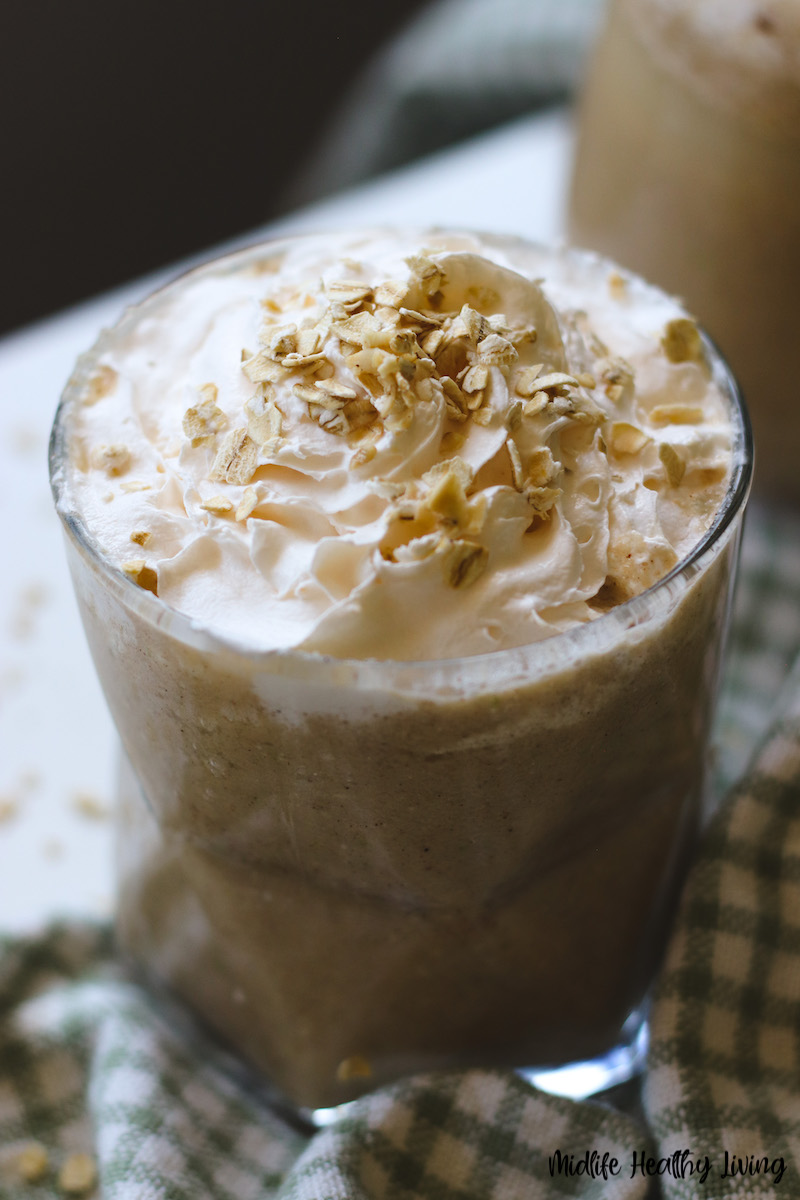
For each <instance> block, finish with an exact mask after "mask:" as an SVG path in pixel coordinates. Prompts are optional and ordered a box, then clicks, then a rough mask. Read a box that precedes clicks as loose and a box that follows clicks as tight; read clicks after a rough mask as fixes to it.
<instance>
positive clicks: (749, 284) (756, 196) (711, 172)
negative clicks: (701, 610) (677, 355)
mask: <svg viewBox="0 0 800 1200" xmlns="http://www.w3.org/2000/svg"><path fill="white" fill-rule="evenodd" d="M799 190H800V5H798V4H797V2H796V0H741V2H740V3H735V4H734V3H731V2H730V0H612V3H611V4H610V6H609V11H608V20H607V25H606V28H605V30H604V32H603V33H602V35H601V37H600V40H599V42H598V45H597V50H596V53H595V56H594V61H593V63H592V65H591V69H590V71H589V74H588V78H587V82H586V87H585V89H584V96H583V102H582V105H581V113H580V121H579V127H578V145H577V151H576V157H575V170H574V176H573V181H572V195H571V203H570V221H569V225H570V236H571V238H572V239H573V240H574V241H575V242H576V243H579V244H581V245H585V246H591V247H593V248H594V249H596V250H599V251H601V252H602V253H604V254H610V255H612V256H613V257H614V258H616V259H618V260H619V261H620V262H623V263H624V264H625V265H626V266H628V267H631V268H632V269H633V270H635V271H640V272H642V273H643V274H644V275H646V276H647V278H648V279H652V280H653V281H654V282H655V283H658V284H660V285H661V286H662V287H664V288H667V289H669V290H670V291H674V292H676V293H677V294H678V295H680V296H681V297H683V299H684V301H685V303H686V304H687V305H688V306H689V307H690V308H691V310H692V312H694V313H696V315H697V317H698V318H699V319H700V320H701V321H702V322H703V324H704V325H705V326H706V327H707V328H708V330H709V332H710V334H711V336H712V337H713V338H714V339H715V340H716V341H717V342H718V343H719V345H720V348H721V350H722V353H723V354H724V355H725V356H726V358H727V359H728V360H729V361H730V363H731V366H732V367H733V370H734V372H735V373H736V376H737V378H738V380H739V382H740V383H741V385H742V388H743V390H744V394H745V397H746V398H747V402H748V404H749V405H750V408H751V411H752V415H753V425H754V429H755V435H756V444H757V446H758V466H757V472H756V474H757V479H756V487H757V490H758V491H760V492H761V493H763V494H764V495H769V496H770V497H771V498H772V499H778V500H782V501H790V502H792V503H794V504H795V505H796V504H800V471H798V465H797V464H798V453H800V415H799V414H800V410H798V406H797V399H796V394H797V382H796V381H797V378H798V375H799V374H800V342H798V338H797V333H796V324H797V322H796V317H795V313H796V308H797V289H798V279H800V205H798V204H797V199H796V198H797V195H798V191H799Z"/></svg>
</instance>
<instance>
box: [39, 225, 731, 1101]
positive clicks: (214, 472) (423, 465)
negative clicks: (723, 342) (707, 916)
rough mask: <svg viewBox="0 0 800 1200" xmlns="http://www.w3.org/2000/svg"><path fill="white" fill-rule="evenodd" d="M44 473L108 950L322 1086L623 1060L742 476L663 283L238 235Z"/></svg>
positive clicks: (727, 404) (101, 388) (715, 641)
mask: <svg viewBox="0 0 800 1200" xmlns="http://www.w3.org/2000/svg"><path fill="white" fill-rule="evenodd" d="M52 472H53V486H54V492H55V495H56V499H57V504H58V508H59V512H60V514H61V516H62V519H63V521H64V524H65V526H66V530H67V544H68V550H69V556H70V562H71V567H72V570H73V575H74V580H75V586H76V591H77V594H78V598H79V602H80V605H81V610H82V613H83V618H84V623H85V626H86V631H87V635H88V639H89V643H90V646H91V649H92V653H93V656H94V659H95V662H96V665H97V670H98V672H99V675H100V678H101V681H102V683H103V687H104V689H105V692H106V696H107V698H108V702H109V705H110V707H111V710H112V713H113V715H114V718H115V721H116V724H117V727H118V729H119V733H120V737H121V739H122V743H123V746H124V751H125V760H126V766H125V771H124V778H123V786H122V789H121V791H122V796H121V803H120V814H119V857H120V896H119V910H118V922H117V927H118V933H119V939H120V943H121V946H122V948H123V950H124V952H125V953H126V955H127V956H129V957H130V958H131V959H132V960H133V961H134V962H135V963H136V964H137V965H138V966H139V968H140V969H142V970H143V971H144V972H145V973H146V974H147V975H148V976H149V977H150V978H151V979H152V980H153V982H154V983H155V984H157V985H160V986H166V987H167V988H169V989H170V991H171V992H172V993H174V994H176V995H177V996H179V997H182V998H183V999H184V1000H185V1001H186V1002H187V1003H188V1005H189V1006H190V1007H191V1008H192V1010H193V1011H194V1012H195V1013H196V1014H198V1015H199V1016H200V1017H201V1018H202V1020H203V1021H204V1023H205V1024H206V1026H207V1027H209V1028H210V1029H212V1030H213V1031H215V1032H216V1034H217V1035H219V1036H220V1037H221V1038H222V1039H223V1040H224V1041H225V1043H226V1044H227V1045H228V1046H230V1047H232V1048H233V1049H234V1050H236V1051H237V1052H238V1053H239V1054H240V1056H241V1057H242V1058H243V1059H244V1060H245V1061H246V1062H248V1063H249V1064H251V1065H253V1066H255V1067H256V1068H257V1069H259V1070H260V1071H261V1072H263V1073H264V1074H266V1076H268V1078H269V1079H270V1080H271V1081H272V1082H273V1083H274V1084H275V1085H276V1086H277V1088H278V1089H279V1090H280V1091H281V1092H282V1093H283V1094H284V1095H285V1096H286V1097H288V1098H289V1099H290V1100H291V1101H292V1102H293V1103H294V1104H296V1105H298V1106H301V1107H307V1108H317V1107H319V1106H323V1105H333V1104H337V1103H339V1102H340V1101H343V1100H347V1099H350V1098H352V1097H353V1096H355V1095H358V1094H359V1093H360V1092H363V1091H365V1090H368V1089H370V1088H373V1087H375V1086H378V1085H380V1084H381V1083H383V1082H386V1081H388V1080H391V1079H394V1078H397V1077H398V1076H400V1075H403V1074H408V1073H410V1072H412V1071H418V1070H423V1069H428V1068H435V1067H452V1066H456V1065H469V1064H492V1065H508V1066H520V1065H527V1064H531V1065H533V1064H536V1065H544V1064H556V1063H563V1062H567V1061H572V1060H576V1059H582V1058H589V1057H592V1056H596V1055H600V1054H602V1053H603V1052H605V1051H607V1050H608V1049H609V1048H610V1047H612V1046H613V1045H614V1044H615V1043H616V1041H617V1040H618V1037H619V1033H620V1029H621V1027H622V1025H623V1023H624V1022H625V1020H626V1018H627V1016H628V1014H629V1013H630V1012H631V1011H632V1010H633V1009H635V1008H636V1006H637V1005H638V1004H639V1003H640V1001H641V1000H642V997H643V995H644V993H645V991H646V989H647V987H648V984H649V982H650V979H651V977H652V973H653V970H654V967H655V965H656V963H657V960H658V956H659V952H660V949H661V946H662V941H663V936H664V933H665V929H666V925H667V922H668V920H669V916H670V913H671V908H672V905H673V902H674V898H675V893H676V889H677V888H678V886H679V884H680V881H681V878H682V875H683V871H684V868H685V864H686V859H687V854H688V852H689V849H690V847H691V843H692V837H693V833H694V830H695V827H696V823H697V818H698V812H699V808H700V804H701V801H702V796H703V789H704V780H705V768H706V759H707V754H708V744H709V726H710V721H711V718H712V714H713V707H714V699H715V693H716V689H717V683H718V676H719V669H720V657H721V653H722V645H723V641H724V636H725V629H726V623H727V614H728V608H729V601H730V590H731V583H732V577H733V571H734V565H735V558H736V551H737V543H738V533H739V529H740V526H741V516H742V510H743V505H744V502H745V498H746V493H747V487H748V482H749V472H750V455H749V441H748V431H747V422H746V417H745V415H744V414H743V411H742V408H741V405H740V402H739V400H738V398H737V395H736V390H735V387H734V385H733V384H732V381H731V379H730V377H729V375H728V374H727V372H726V369H725V367H724V365H723V364H722V363H721V361H720V360H719V358H718V356H716V355H715V353H714V351H713V350H712V349H711V348H710V346H709V344H708V343H707V342H706V341H705V339H704V337H703V335H702V334H701V333H700V332H699V331H698V329H697V327H696V325H695V324H694V323H693V321H691V320H690V319H689V318H688V317H687V316H686V314H685V313H684V312H683V311H682V310H681V309H680V308H679V307H678V305H677V304H676V302H675V301H673V300H671V299H670V298H668V297H667V296H665V295H664V294H663V293H661V292H659V291H657V290H656V289H654V288H651V287H649V286H648V285H646V284H644V283H643V282H642V281H641V280H639V279H636V278H635V277H632V276H628V275H625V274H621V273H620V272H618V271H617V270H615V269H614V268H612V267H611V266H610V265H609V264H608V263H607V262H605V261H603V260H600V259H597V258H594V257H593V256H590V255H586V254H577V253H574V252H569V251H566V250H558V251H555V250H547V249H543V248H541V247H536V246H533V245H530V244H528V243H525V242H522V241H518V240H515V239H511V238H500V237H492V236H489V235H475V234H468V233H447V232H437V231H426V232H422V233H420V232H413V231H412V232H402V231H400V232H375V233H370V234H365V235H355V234H335V235H329V236H325V237H322V236H320V237H308V238H294V239H286V240H285V241H282V242H275V243H272V244H268V245H263V246H260V247H255V248H253V249H252V250H249V251H246V252H243V253H240V254H237V255H233V256H230V257H228V258H226V259H222V260H219V261H218V262H216V263H212V264H209V265H208V266H206V267H203V268H201V269H199V270H197V271H194V272H192V273H190V274H189V275H187V276H185V277H183V278H182V279H180V280H178V281H177V282H176V283H174V284H172V285H171V286H169V287H168V288H166V289H164V290H163V291H161V292H159V293H157V294H155V295H154V296H153V297H151V298H150V299H149V300H147V301H145V302H144V303H143V304H142V305H140V306H138V307H137V308H134V309H132V310H130V311H129V312H128V313H127V314H126V315H125V316H124V317H123V319H122V320H121V321H120V323H119V324H118V325H117V326H116V328H114V329H113V330H111V331H110V332H108V333H105V334H103V335H102V336H101V338H100V339H99V341H98V343H97V345H96V346H95V347H94V349H93V350H92V351H91V352H90V353H89V354H88V355H86V356H84V358H83V359H81V360H80V362H79V364H78V367H77V369H76V372H75V375H74V376H73V378H72V379H71V380H70V383H69V385H68V387H67V390H66V392H65V396H64V399H63V401H62V405H61V408H60V410H59V414H58V417H57V421H56V426H55V430H54V436H53V446H52Z"/></svg>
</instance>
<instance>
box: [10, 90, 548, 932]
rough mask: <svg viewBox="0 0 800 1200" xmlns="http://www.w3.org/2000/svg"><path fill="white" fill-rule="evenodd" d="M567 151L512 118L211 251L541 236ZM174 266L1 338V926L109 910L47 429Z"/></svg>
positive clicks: (90, 680)
mask: <svg viewBox="0 0 800 1200" xmlns="http://www.w3.org/2000/svg"><path fill="white" fill-rule="evenodd" d="M570 150H571V133H570V122H569V116H568V114H567V113H565V112H563V111H558V112H555V113H551V114H549V115H547V116H545V117H539V118H529V119H526V120H523V121H519V122H515V123H513V124H511V125H507V126H504V127H503V128H502V129H500V130H499V131H496V132H493V133H490V134H486V135H483V136H481V137H479V138H476V139H475V140H474V141H471V142H469V143H467V144H465V145H462V146H459V147H457V148H455V149H451V150H448V151H446V152H444V153H441V154H438V155H435V156H433V157H432V158H429V159H425V160H422V161H421V162H419V163H417V164H414V165H413V166H411V167H407V168H404V169H403V170H400V171H396V172H393V173H392V174H391V175H387V176H384V177H382V178H381V179H379V180H376V181H375V182H372V183H369V184H366V185H364V186H362V187H360V188H357V189H354V190H352V191H350V192H346V193H343V194H342V195H340V196H337V197H335V198H333V199H330V200H327V201H324V202H321V203H319V204H316V205H313V206H312V207H310V208H307V209H304V210H302V211H301V212H298V213H296V214H293V215H292V216H291V217H289V218H287V219H284V220H282V221H280V222H278V223H275V224H272V225H269V226H265V227H263V228H262V229H258V230H254V231H253V232H252V233H251V234H249V235H248V236H246V237H243V238H239V239H236V240H235V241H234V242H229V243H225V245H224V246H223V247H216V248H215V249H214V251H213V253H216V252H218V251H219V250H222V249H225V250H227V249H231V248H233V247H234V246H236V245H239V244H246V243H248V242H251V241H255V240H257V239H258V238H259V237H262V236H268V235H271V234H274V233H278V232H284V231H287V230H304V229H306V230H307V229H314V228H316V229H325V228H333V227H341V226H348V225H349V226H359V225H370V224H371V225H374V224H381V223H384V224H400V223H402V224H406V225H409V224H418V225H431V224H441V225H451V226H453V225H456V226H457V225H461V226H465V227H471V228H476V229H485V230H492V231H497V232H509V233H519V234H522V235H525V236H527V237H531V238H535V239H540V240H553V239H555V238H559V237H560V236H562V231H563V224H564V222H563V213H564V199H565V190H566V182H567V177H568V172H569V159H570ZM211 253H212V251H209V253H208V254H204V255H199V256H197V258H196V259H195V260H193V261H199V260H201V259H202V258H206V257H209V255H210V254H211ZM186 265H187V264H186V263H182V264H179V266H180V268H183V267H185V266H186ZM177 270H178V267H176V266H174V265H173V266H172V267H171V268H168V269H165V270H164V271H163V272H158V273H156V274H154V275H151V276H149V277H147V278H146V279H142V280H138V281H136V282H134V283H132V284H130V285H127V286H125V287H123V288H119V289H116V290H115V291H113V292H110V293H107V294H106V295H104V296H100V297H99V298H97V299H95V300H92V301H89V302H87V303H84V304H81V305H79V306H77V307H75V308H72V309H70V310H68V311H66V312H64V313H62V314H59V315H57V316H55V317H52V318H49V319H47V320H45V321H41V322H39V323H37V324H36V325H33V326H31V327H30V328H28V329H25V330H23V331H22V332H20V333H17V334H14V335H12V336H10V337H7V338H5V339H4V340H2V341H0V479H2V480H3V481H4V482H3V485H2V492H0V496H1V497H2V511H3V514H4V520H3V522H2V538H1V540H0V556H1V559H2V578H3V586H2V587H1V588H0V933H3V932H13V931H22V930H25V929H28V928H33V927H35V926H36V925H38V924H40V923H41V922H43V921H46V920H48V919H49V918H52V917H57V916H104V915H107V914H109V913H110V911H111V904H112V896H113V873H112V837H111V823H110V820H109V812H110V807H111V802H112V797H113V778H114V766H115V735H114V730H113V727H112V724H111V719H110V717H109V715H108V711H107V709H106V705H105V701H104V699H103V696H102V693H101V691H100V687H99V685H98V683H97V681H96V679H95V676H94V671H93V668H92V664H91V661H90V658H89V652H88V650H87V647H86V643H85V640H84V636H83V630H82V628H81V624H80V620H79V617H78V613H77V608H76V605H75V602H74V599H73V596H72V589H71V585H70V581H69V576H68V573H67V567H66V562H65V559H64V551H63V546H62V542H61V531H60V526H59V522H58V519H57V518H56V516H55V514H54V512H53V509H52V503H51V499H50V490H49V485H48V479H47V441H48V437H49V432H50V425H51V423H52V419H53V414H54V411H55V408H56V404H57V402H58V397H59V394H60V392H61V389H62V387H63V385H64V383H65V381H66V379H67V377H68V375H69V373H70V369H71V366H72V363H73V362H74V360H75V358H76V357H77V355H78V354H79V353H80V352H81V351H82V350H85V349H87V348H88V347H89V346H90V345H91V344H92V342H93V341H94V339H95V336H96V334H97V332H98V330H99V329H100V328H101V327H102V326H104V325H108V324H109V323H111V322H113V321H114V320H115V319H116V318H117V316H118V315H119V313H120V311H121V309H122V308H123V306H124V305H125V304H128V303H131V302H132V301H134V300H136V299H138V298H139V297H141V296H143V295H145V294H146V293H147V292H148V291H150V290H151V289H152V287H154V286H156V285H157V284H158V283H160V282H162V281H163V280H164V279H165V278H169V277H170V276H171V275H173V274H175V273H176V272H177Z"/></svg>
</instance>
